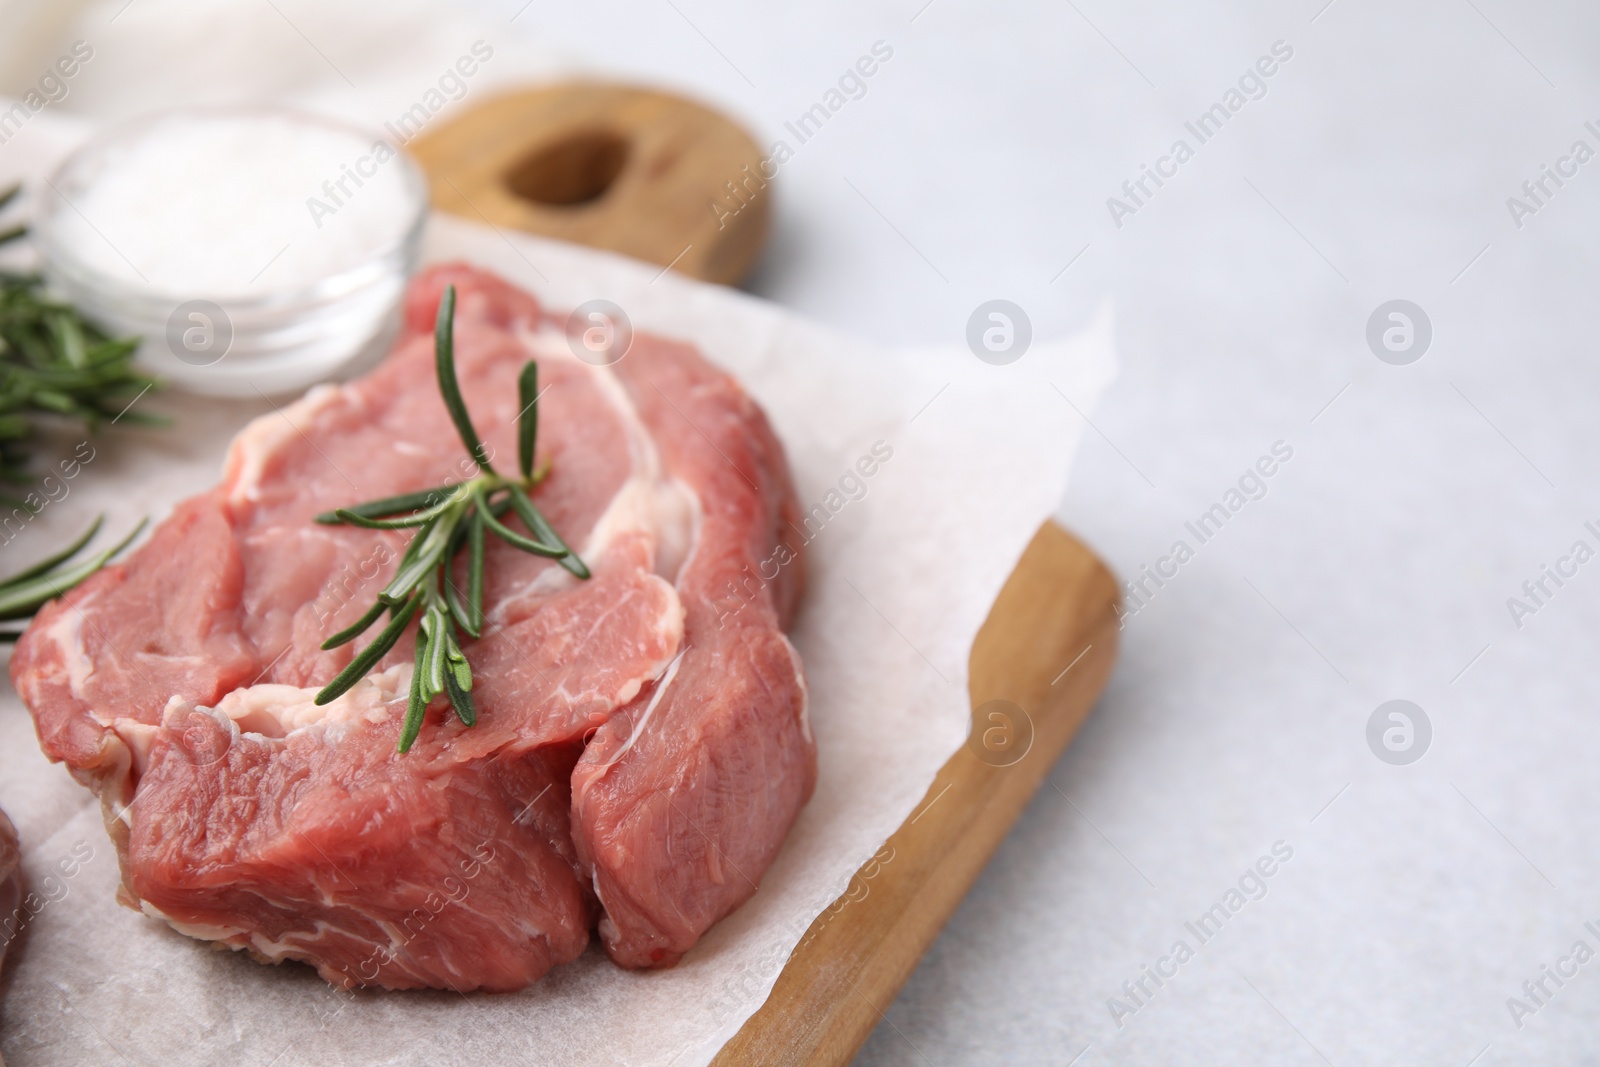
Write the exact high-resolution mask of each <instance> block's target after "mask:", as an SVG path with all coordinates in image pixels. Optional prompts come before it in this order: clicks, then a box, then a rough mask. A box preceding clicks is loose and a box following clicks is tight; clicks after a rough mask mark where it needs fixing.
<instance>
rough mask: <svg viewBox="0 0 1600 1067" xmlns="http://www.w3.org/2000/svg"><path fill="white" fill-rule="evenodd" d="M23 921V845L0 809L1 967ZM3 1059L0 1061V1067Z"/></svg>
mask: <svg viewBox="0 0 1600 1067" xmlns="http://www.w3.org/2000/svg"><path fill="white" fill-rule="evenodd" d="M25 921H26V919H25V918H24V915H23V912H22V846H21V844H20V843H18V841H17V828H16V827H15V826H14V825H12V823H11V819H10V817H9V816H7V815H6V813H5V812H3V811H0V968H3V967H4V966H5V963H6V952H7V951H8V950H9V949H10V948H11V940H12V938H14V937H16V935H17V930H18V929H19V928H20V927H21V926H22V924H23V923H24V922H25ZM4 1063H5V1061H4V1060H0V1067H3V1065H4Z"/></svg>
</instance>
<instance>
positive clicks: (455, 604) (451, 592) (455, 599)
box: [444, 552, 478, 637]
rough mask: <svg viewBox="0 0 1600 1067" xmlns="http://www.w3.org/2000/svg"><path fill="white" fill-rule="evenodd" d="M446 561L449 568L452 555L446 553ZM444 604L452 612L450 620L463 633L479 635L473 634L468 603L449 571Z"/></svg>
mask: <svg viewBox="0 0 1600 1067" xmlns="http://www.w3.org/2000/svg"><path fill="white" fill-rule="evenodd" d="M445 560H446V564H445V566H446V567H447V568H448V567H449V562H448V561H449V560H450V553H448V552H447V553H445ZM444 603H445V607H446V608H447V609H448V610H449V612H450V618H451V619H453V620H455V624H456V625H457V626H458V627H460V628H461V631H462V632H463V633H465V634H467V635H468V636H471V637H477V636H478V635H477V634H475V633H473V632H472V627H471V626H470V625H469V624H470V623H471V621H472V619H471V617H470V616H469V615H468V614H467V604H466V601H464V600H463V599H462V598H461V590H460V589H459V588H457V586H456V583H455V580H454V579H453V578H452V577H451V576H450V574H449V573H448V571H446V573H445V575H444Z"/></svg>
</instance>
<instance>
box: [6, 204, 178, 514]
mask: <svg viewBox="0 0 1600 1067" xmlns="http://www.w3.org/2000/svg"><path fill="white" fill-rule="evenodd" d="M19 189H20V187H19V186H13V187H12V188H10V189H7V190H5V191H4V192H0V209H4V208H5V206H6V205H7V204H9V203H10V202H11V200H12V199H13V198H15V197H16V195H17V193H18V191H19ZM27 232H28V228H27V226H26V225H16V226H12V227H0V245H4V244H6V243H7V242H9V241H12V240H15V239H17V238H20V237H22V236H24V235H25V234H26V233H27ZM138 347H139V341H138V339H137V338H112V337H109V336H107V335H106V334H105V333H104V332H102V331H101V330H99V329H98V328H96V327H95V326H94V325H93V324H91V323H90V322H89V321H88V320H87V319H85V318H84V317H83V316H82V315H80V314H79V313H78V312H77V310H76V309H75V308H73V307H72V306H71V305H70V304H65V303H62V302H61V301H58V300H54V299H52V298H50V297H49V296H47V295H46V294H45V291H44V282H43V279H41V278H40V277H38V276H37V275H33V274H13V273H10V272H6V271H0V482H8V483H11V484H13V485H25V484H27V483H28V482H30V481H31V480H32V476H31V475H30V473H29V471H28V467H27V464H28V459H29V455H30V452H31V447H30V445H31V442H32V439H33V437H34V434H35V432H36V430H37V428H38V427H37V423H38V418H39V416H47V417H48V416H66V417H68V418H72V419H76V420H79V421H81V422H82V423H83V424H84V425H85V426H87V427H89V428H91V429H92V428H94V427H95V426H97V425H99V424H100V423H102V422H106V421H111V420H115V419H117V418H119V417H122V416H123V415H124V414H125V415H126V417H127V420H128V421H129V422H141V423H146V424H152V423H160V422H161V421H162V420H160V419H156V418H152V417H149V416H145V415H143V414H141V413H138V412H129V411H127V410H126V409H127V407H128V405H129V403H131V402H132V401H133V400H135V399H137V398H138V396H139V394H141V393H143V392H144V391H145V390H146V389H149V388H151V387H152V386H154V385H156V384H157V382H156V379H155V378H152V377H150V376H149V375H147V374H142V373H140V372H138V371H136V370H134V369H133V354H134V350H135V349H137V348H138ZM0 495H3V494H0ZM5 498H6V499H10V498H9V497H5Z"/></svg>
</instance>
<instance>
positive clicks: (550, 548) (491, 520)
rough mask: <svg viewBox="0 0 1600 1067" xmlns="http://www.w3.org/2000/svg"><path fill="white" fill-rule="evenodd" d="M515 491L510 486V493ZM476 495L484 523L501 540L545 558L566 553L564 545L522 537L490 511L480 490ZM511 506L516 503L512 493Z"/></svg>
mask: <svg viewBox="0 0 1600 1067" xmlns="http://www.w3.org/2000/svg"><path fill="white" fill-rule="evenodd" d="M515 492H516V488H515V487H514V486H513V487H512V493H513V494H515ZM477 497H478V510H479V511H480V512H481V513H482V514H483V522H484V525H486V526H487V527H489V529H490V530H492V531H494V534H495V536H497V537H499V538H500V539H501V540H502V541H505V542H507V543H508V544H512V545H515V546H516V547H517V548H520V549H522V550H523V551H524V552H532V553H533V554H534V555H536V556H544V557H546V558H547V559H557V558H559V557H561V556H564V555H566V553H567V551H568V549H566V548H565V547H559V548H558V547H557V546H555V545H547V544H545V543H543V542H542V541H534V540H531V539H529V538H526V537H523V536H522V535H521V534H519V533H517V531H515V530H513V529H511V528H510V527H509V526H506V525H505V524H504V523H502V522H501V521H500V520H499V519H496V518H495V517H494V515H493V514H491V513H490V511H489V508H488V505H487V503H486V502H485V501H484V498H483V494H482V492H481V491H479V492H478V493H477ZM511 506H512V507H516V506H517V505H516V497H515V496H514V495H513V497H512V503H511Z"/></svg>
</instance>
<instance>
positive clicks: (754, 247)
mask: <svg viewBox="0 0 1600 1067" xmlns="http://www.w3.org/2000/svg"><path fill="white" fill-rule="evenodd" d="M406 147H407V149H408V150H409V151H410V152H411V153H412V154H413V155H414V156H415V157H416V159H417V161H418V162H419V163H421V165H422V168H423V170H424V171H425V172H426V173H427V175H428V179H429V183H430V185H431V186H432V199H433V206H434V207H435V208H437V209H439V210H441V211H448V212H450V213H451V214H454V215H461V216H464V217H466V218H469V219H473V220H475V221H480V222H482V221H487V222H488V223H490V224H491V225H493V226H501V227H509V228H511V229H517V230H526V231H527V232H529V233H536V234H540V235H543V236H545V237H554V238H557V239H558V240H562V241H574V242H577V243H579V244H586V245H591V246H593V247H595V248H604V249H607V250H609V251H613V252H621V253H623V254H624V255H629V256H633V257H635V258H636V259H643V260H647V261H648V262H651V263H657V264H660V265H661V266H663V267H666V266H669V265H670V266H671V267H672V268H673V269H674V270H677V271H680V272H681V273H683V274H687V275H688V276H690V277H691V278H700V279H702V280H704V281H710V282H721V283H723V284H727V285H733V284H735V283H737V282H738V281H739V280H740V279H742V278H743V277H744V276H745V274H746V273H748V271H749V270H750V268H751V267H752V266H753V265H754V264H755V261H756V257H757V256H758V255H759V254H760V252H761V246H762V243H763V242H764V241H765V239H766V234H767V227H768V220H769V217H770V214H771V211H770V205H771V201H772V188H771V182H770V180H769V179H768V178H767V177H765V176H764V173H763V171H762V162H763V161H762V155H761V151H760V149H759V148H757V147H756V143H755V141H753V140H752V139H751V138H750V135H749V134H747V133H745V131H744V130H743V129H741V128H740V127H739V126H737V125H736V124H734V123H733V122H732V121H730V120H729V119H728V118H726V117H725V116H723V115H720V114H718V113H717V112H715V111H712V110H710V109H708V108H705V107H702V106H701V105H699V104H696V103H694V102H693V101H690V100H686V99H684V98H682V97H679V96H673V95H671V94H668V93H662V92H657V91H654V90H650V89H639V88H633V87H630V86H621V85H607V84H603V83H598V82H570V83H564V84H560V85H552V86H547V87H544V88H540V89H532V90H526V91H522V92H514V93H510V94H508V95H505V96H500V97H497V98H495V99H493V100H489V101H488V102H486V103H484V104H481V105H479V106H478V107H476V108H473V109H472V110H470V111H467V112H465V113H464V114H462V115H461V116H460V117H458V118H456V119H453V120H452V121H450V122H449V123H446V124H445V125H443V126H441V127H439V128H438V129H434V130H429V131H428V132H427V133H425V134H424V135H423V136H421V137H419V138H417V139H416V140H415V141H413V142H411V143H410V144H408V145H407V146H406Z"/></svg>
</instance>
